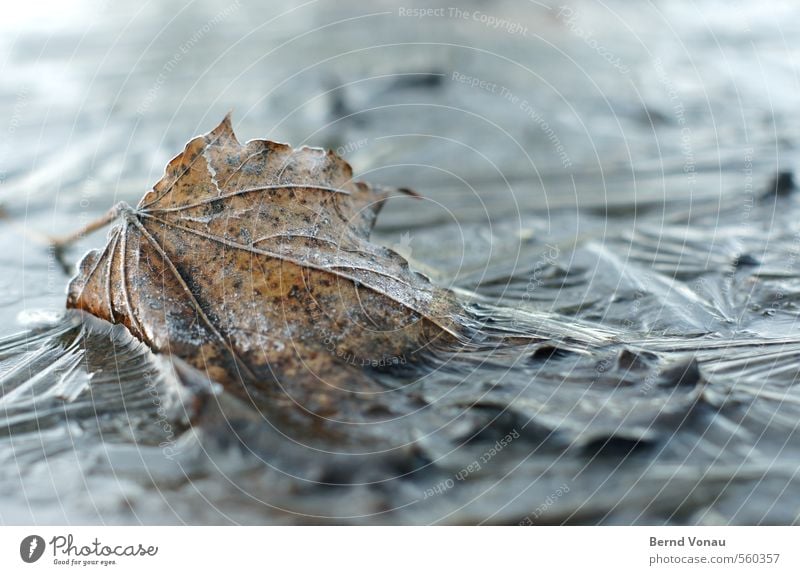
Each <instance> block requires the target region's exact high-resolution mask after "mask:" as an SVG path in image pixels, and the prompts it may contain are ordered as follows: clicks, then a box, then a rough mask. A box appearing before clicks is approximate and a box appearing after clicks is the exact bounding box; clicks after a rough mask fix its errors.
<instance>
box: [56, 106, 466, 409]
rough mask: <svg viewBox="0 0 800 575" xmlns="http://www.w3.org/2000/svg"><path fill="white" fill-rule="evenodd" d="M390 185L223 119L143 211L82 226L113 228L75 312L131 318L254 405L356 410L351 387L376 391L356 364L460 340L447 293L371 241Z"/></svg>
mask: <svg viewBox="0 0 800 575" xmlns="http://www.w3.org/2000/svg"><path fill="white" fill-rule="evenodd" d="M397 192H398V190H394V189H389V188H378V187H373V186H371V185H369V184H367V183H364V182H356V181H353V180H352V169H351V168H350V166H349V165H348V164H347V162H345V161H344V160H343V159H342V158H340V157H339V156H337V155H335V154H334V153H333V152H331V151H327V152H326V151H324V150H322V149H318V148H308V147H303V148H300V149H296V150H295V149H293V148H291V147H290V146H288V145H285V144H280V143H276V142H271V141H267V140H251V141H249V142H247V143H245V144H240V143H239V142H238V141H237V139H236V137H235V135H234V133H233V130H232V127H231V122H230V116H227V117H226V118H225V119H224V120H223V121H222V123H221V124H220V125H219V126H217V127H216V128H215V129H214V130H213V131H211V132H210V133H208V134H206V135H204V136H199V137H196V138H194V139H193V140H191V141H190V142H189V143H188V144H187V145H186V148H185V150H184V151H183V153H181V154H179V155H178V156H176V157H175V158H174V159H173V160H172V161H170V162H169V164H168V165H167V168H166V173H165V175H164V177H163V178H162V179H161V180H160V181H159V182H158V183H157V184H156V185H155V186H154V187H153V189H152V190H151V191H149V192H148V193H146V194H145V196H144V197H143V198H142V199H141V201H140V202H139V204H138V205H137V206H136V207H135V208H134V207H130V206H128V205H126V204H119V205H117V206H116V207H115V208H114V209H113V210H111V212H110V213H109V215H108V216H107V217H106V218H105V219H104V220H102V221H100V222H98V223H97V224H92V225H91V226H89V229H96V228H97V227H99V226H100V225H102V224H103V223H107V222H108V221H112V220H113V221H115V222H116V224H115V226H114V227H113V228H112V230H111V231H110V233H109V237H108V242H107V244H106V246H105V247H104V248H103V249H102V250H95V251H92V252H90V253H88V254H87V255H86V256H85V257H84V259H83V260H82V261H81V264H80V266H79V271H78V273H77V275H76V276H75V277H74V278H73V279H72V281H71V282H70V285H69V289H68V297H67V306H68V307H70V308H78V309H81V310H85V311H87V312H89V313H91V314H94V315H96V316H98V317H100V318H103V319H105V320H108V321H110V322H112V323H122V324H124V325H125V326H126V327H127V328H128V329H129V330H130V331H131V333H132V334H133V335H134V336H135V337H137V338H139V339H141V340H142V341H144V342H145V343H147V344H148V345H149V346H150V347H151V348H152V349H153V350H154V351H157V352H162V353H169V354H174V355H176V356H178V357H180V358H181V359H182V360H184V361H185V362H187V363H188V364H190V365H191V366H193V367H194V368H196V369H199V370H201V371H203V372H205V373H206V374H207V375H208V377H209V378H210V379H212V380H214V381H218V382H220V383H221V384H222V385H223V386H224V387H226V388H227V389H228V390H229V391H232V392H233V393H235V394H236V395H238V396H239V397H242V398H246V399H248V400H250V401H253V402H255V403H256V404H258V405H269V404H271V403H274V402H275V401H277V400H278V399H279V398H283V399H284V400H287V401H285V402H284V403H288V402H289V400H290V401H291V402H295V403H297V404H300V405H302V407H303V409H306V410H308V411H310V412H313V413H315V414H317V415H320V416H325V417H329V416H333V415H343V413H344V412H347V411H348V409H349V410H351V411H356V412H357V411H359V409H360V404H359V398H358V397H357V396H354V395H353V394H354V393H360V392H364V391H365V390H366V391H375V390H374V389H373V387H372V384H370V383H369V382H368V379H367V378H364V377H360V376H359V375H358V372H359V371H360V370H362V368H363V367H369V366H377V365H387V364H392V363H397V362H398V361H401V362H405V361H410V360H412V359H413V357H414V355H415V354H416V353H417V352H418V351H419V350H421V349H423V348H424V347H426V346H428V345H430V344H431V343H432V342H434V341H436V340H437V339H439V338H446V339H449V340H452V339H453V338H458V337H460V330H459V324H458V321H457V320H456V318H457V316H458V315H459V313H461V311H462V308H461V306H460V305H459V303H458V302H457V301H456V299H455V298H454V297H453V295H452V293H451V292H449V291H447V290H445V289H442V288H439V287H437V286H435V285H434V284H432V283H431V282H430V281H429V280H428V279H427V278H425V277H424V276H422V275H421V274H419V273H417V272H415V271H413V270H412V269H410V268H409V266H408V264H407V262H406V261H405V260H404V259H403V258H402V257H401V256H399V255H398V254H397V253H395V252H393V251H392V250H389V249H387V248H385V247H382V246H379V245H377V244H373V243H371V242H370V241H369V236H370V232H371V230H372V227H373V225H374V223H375V219H376V217H377V215H378V212H379V211H380V209H381V207H382V206H383V204H384V201H385V200H386V199H387V198H388V197H390V196H391V195H392V194H393V193H397ZM344 396H347V399H348V401H350V403H347V401H342V398H343V397H344ZM287 398H288V399H287ZM368 399H369V398H366V399H363V401H364V402H367V401H368ZM351 400H352V401H351ZM346 405H349V407H343V406H346ZM345 415H346V414H345ZM350 415H353V414H352V413H351V414H350Z"/></svg>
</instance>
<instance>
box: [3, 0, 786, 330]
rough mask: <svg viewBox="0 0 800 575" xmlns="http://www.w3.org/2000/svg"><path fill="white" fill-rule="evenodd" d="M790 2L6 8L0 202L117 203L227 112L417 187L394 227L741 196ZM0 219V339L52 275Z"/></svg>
mask: <svg viewBox="0 0 800 575" xmlns="http://www.w3.org/2000/svg"><path fill="white" fill-rule="evenodd" d="M451 8H452V9H451ZM798 11H800V7H798V6H797V4H796V3H793V2H789V1H787V2H781V1H772V2H768V3H758V4H753V3H749V2H734V3H731V2H721V1H720V2H716V1H713V0H705V1H697V2H660V1H659V2H637V3H630V2H622V1H620V2H615V1H611V2H603V3H601V2H594V1H576V2H571V3H569V4H563V5H562V4H559V3H555V2H553V3H547V2H538V1H526V0H515V1H499V2H480V1H472V2H466V3H464V2H461V3H458V8H455V7H449V6H444V5H441V6H440V5H438V4H431V3H424V2H417V3H413V2H409V3H395V2H370V3H369V5H364V4H363V3H361V2H338V1H337V2H332V1H326V0H319V1H310V2H304V3H294V2H274V3H270V2H251V1H249V0H238V1H237V0H232V1H231V2H225V1H213V2H211V1H202V0H201V1H196V2H177V1H176V2H172V1H166V2H144V3H140V4H136V5H129V4H119V3H114V2H101V1H98V0H86V1H79V2H71V3H69V5H67V4H64V3H62V2H55V1H53V2H48V1H37V2H19V3H15V4H14V5H13V6H11V7H10V8H9V10H7V12H6V14H5V16H4V18H3V19H2V22H0V62H1V64H0V66H2V78H3V80H2V84H0V110H2V112H0V115H1V116H2V118H0V121H1V122H2V125H3V126H4V128H3V136H2V139H1V140H0V205H1V206H2V208H3V210H4V213H5V214H6V216H7V217H12V218H13V219H14V220H15V221H16V222H17V223H18V224H20V225H22V226H24V227H27V228H29V229H31V230H38V231H41V232H51V233H53V232H64V231H66V230H68V229H73V228H74V227H75V224H76V223H80V222H81V221H88V219H90V218H91V217H93V216H95V215H97V214H99V213H102V212H104V211H105V210H106V209H107V208H108V207H109V206H111V205H112V204H113V203H114V202H116V201H118V200H120V199H124V200H127V201H129V202H131V203H133V202H136V201H137V200H138V199H139V198H140V197H141V195H142V194H143V192H144V191H145V190H147V189H148V188H149V187H150V186H152V185H153V183H155V182H156V181H157V180H158V179H159V178H160V177H161V175H162V173H163V168H164V165H165V163H166V162H167V161H168V160H169V159H170V158H171V157H172V156H174V155H175V154H177V153H178V152H179V151H180V150H181V149H182V147H183V144H184V143H185V142H186V141H187V140H188V139H190V138H191V137H192V136H194V135H197V134H199V133H203V132H206V131H208V130H209V129H211V128H213V127H214V126H215V125H216V124H217V123H218V122H219V121H220V120H221V118H222V117H223V116H224V114H225V113H226V112H228V111H231V110H232V111H233V118H234V126H235V129H236V130H237V133H238V135H239V137H240V139H241V140H242V141H244V140H246V139H251V138H257V137H258V138H261V137H266V138H270V139H275V140H279V141H285V142H288V143H291V144H292V145H301V144H307V145H314V146H323V147H329V148H332V149H334V150H338V151H339V152H340V153H341V154H342V155H343V156H345V157H346V158H347V159H348V160H349V161H350V163H351V164H352V165H353V167H354V169H355V171H356V173H357V174H358V175H359V176H362V177H364V178H368V179H370V180H372V181H377V182H382V183H391V184H393V185H398V186H409V187H413V188H415V189H417V191H419V192H420V193H421V194H423V195H424V196H426V197H427V198H429V199H430V202H429V203H427V204H426V209H424V210H420V209H418V205H417V208H416V209H415V210H414V211H415V212H416V213H415V214H414V218H413V223H414V224H415V225H420V224H422V223H425V222H433V221H440V222H447V221H452V220H454V219H455V220H458V221H460V222H462V223H467V222H475V223H478V224H482V225H485V224H486V223H487V221H489V220H491V221H498V220H502V219H504V218H506V219H510V220H511V221H514V220H515V219H518V218H519V214H520V213H523V214H524V213H530V210H532V209H536V210H545V211H547V210H548V209H554V208H560V207H564V206H576V205H580V206H581V207H586V208H592V207H595V208H600V209H610V210H613V209H615V208H619V207H625V208H629V207H630V206H631V205H634V204H635V205H638V206H640V207H643V208H644V207H646V208H648V209H653V208H655V209H657V208H658V206H660V205H662V204H665V203H672V204H683V205H686V206H687V207H688V206H691V203H692V202H697V201H699V200H705V199H708V198H715V197H717V196H720V195H725V194H728V195H732V194H736V193H739V194H747V193H751V194H752V193H753V190H752V188H750V189H748V186H753V185H757V186H762V185H765V184H766V180H768V178H769V177H770V176H771V175H772V174H774V173H776V172H777V171H779V170H781V169H783V168H787V167H791V166H790V165H789V164H790V163H791V159H792V156H791V154H792V153H793V152H794V150H795V145H796V144H795V142H796V140H797V134H798V118H797V115H796V113H795V110H796V107H797V106H796V105H797V94H798V74H797V68H796V61H797V58H796V57H797V54H798V46H799V45H800V43H799V42H798V40H797V39H796V38H795V35H794V34H791V33H789V32H787V31H786V30H785V28H784V25H785V23H786V22H791V21H793V19H794V18H796V17H797V16H798ZM745 171H748V174H751V175H753V178H752V179H749V178H743V177H742V175H743V172H745ZM755 191H756V192H758V191H760V190H758V189H756V190H755ZM407 203H408V202H404V201H402V200H398V201H397V202H396V205H395V207H394V209H393V210H391V212H392V213H393V214H394V215H390V214H388V212H390V210H387V216H386V218H387V219H384V220H383V224H384V228H383V229H387V228H391V230H390V232H389V233H388V235H387V237H386V239H385V240H386V241H387V242H388V243H390V244H394V243H399V242H401V241H402V232H404V231H409V230H410V228H409V222H408V218H406V217H405V216H404V215H403V212H404V211H405V210H406V207H407V206H406V204H407ZM412 208H414V205H413V203H412V204H411V205H409V206H408V209H412ZM401 228H402V229H401ZM395 229H397V230H400V231H398V232H397V233H395ZM379 231H380V230H379ZM17 233H18V230H11V229H9V228H8V227H6V228H5V229H4V231H3V234H4V235H3V236H2V241H3V242H4V243H3V245H6V246H12V245H13V246H14V249H12V250H3V251H4V252H5V253H4V254H3V255H1V256H0V265H2V266H3V268H4V269H5V270H6V272H7V273H4V274H3V276H4V279H3V280H2V281H3V289H2V291H0V294H1V295H0V309H2V310H3V311H2V315H1V317H2V318H3V322H2V325H3V326H6V327H3V328H0V329H3V330H9V329H13V328H12V327H11V326H12V325H13V322H14V316H15V315H16V313H17V311H19V310H18V308H19V307H20V306H22V307H29V306H30V307H32V308H42V307H56V308H58V307H60V306H61V299H62V295H63V287H64V283H65V282H64V280H65V278H63V277H61V276H59V275H58V274H55V275H52V274H51V275H52V277H51V276H47V271H46V270H47V267H48V263H47V261H46V260H43V259H42V257H41V250H40V249H39V248H38V247H36V246H32V245H31V244H30V243H29V242H28V241H26V240H25V239H24V238H18V236H17ZM413 235H414V234H412V233H409V236H413ZM14 238H17V239H14ZM406 241H409V240H408V239H406ZM93 245H96V240H95V241H94V242H90V243H88V244H86V246H87V247H88V246H93ZM412 247H413V243H412ZM451 247H452V249H456V248H457V247H458V246H451ZM417 253H418V254H419V249H418V251H417ZM49 266H50V268H51V269H53V262H50V264H49ZM42 269H44V273H45V275H42V273H41V272H42ZM9 309H10V310H13V313H10V312H9V311H8V310H9Z"/></svg>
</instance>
